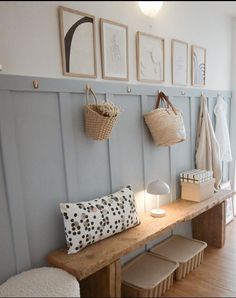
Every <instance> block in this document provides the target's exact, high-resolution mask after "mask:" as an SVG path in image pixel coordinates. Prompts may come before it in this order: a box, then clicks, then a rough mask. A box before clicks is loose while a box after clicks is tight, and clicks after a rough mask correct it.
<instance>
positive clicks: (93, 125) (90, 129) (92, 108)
mask: <svg viewBox="0 0 236 298" xmlns="http://www.w3.org/2000/svg"><path fill="white" fill-rule="evenodd" d="M90 92H91V94H92V95H93V98H94V100H95V104H90V103H89V94H90ZM86 101H87V104H86V105H85V107H84V108H85V132H86V135H87V136H89V137H90V138H92V139H94V140H99V141H103V140H107V139H108V138H109V135H110V133H111V131H112V128H113V126H114V124H115V122H116V120H117V118H118V115H117V116H115V117H109V116H103V115H101V114H100V113H99V112H98V109H97V106H98V100H97V97H96V95H95V93H94V92H93V90H92V89H91V88H90V87H89V86H87V88H86Z"/></svg>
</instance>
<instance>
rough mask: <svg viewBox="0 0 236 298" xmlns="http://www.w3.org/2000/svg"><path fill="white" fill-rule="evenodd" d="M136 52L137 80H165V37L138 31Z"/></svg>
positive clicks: (155, 81) (161, 81)
mask: <svg viewBox="0 0 236 298" xmlns="http://www.w3.org/2000/svg"><path fill="white" fill-rule="evenodd" d="M150 49H152V51H150ZM136 53H137V79H138V81H140V82H149V83H163V82H165V39H164V38H162V37H159V36H156V35H152V34H147V33H144V32H140V31H138V32H137V34H136Z"/></svg>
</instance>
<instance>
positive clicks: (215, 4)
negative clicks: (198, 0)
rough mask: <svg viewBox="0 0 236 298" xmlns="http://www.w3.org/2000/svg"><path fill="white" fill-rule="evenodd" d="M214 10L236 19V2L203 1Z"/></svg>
mask: <svg viewBox="0 0 236 298" xmlns="http://www.w3.org/2000/svg"><path fill="white" fill-rule="evenodd" d="M203 2H205V3H206V4H207V5H208V6H209V7H212V9H213V10H216V11H218V12H220V13H222V14H224V15H228V16H231V17H236V1H203Z"/></svg>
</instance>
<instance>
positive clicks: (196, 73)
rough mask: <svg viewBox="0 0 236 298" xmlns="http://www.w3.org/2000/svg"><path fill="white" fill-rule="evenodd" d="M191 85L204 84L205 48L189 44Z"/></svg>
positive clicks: (198, 85) (199, 85) (203, 85)
mask: <svg viewBox="0 0 236 298" xmlns="http://www.w3.org/2000/svg"><path fill="white" fill-rule="evenodd" d="M191 64H192V86H196V87H205V86H206V49H205V48H203V47H199V46H196V45H192V46H191Z"/></svg>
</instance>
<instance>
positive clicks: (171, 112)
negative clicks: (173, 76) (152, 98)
mask: <svg viewBox="0 0 236 298" xmlns="http://www.w3.org/2000/svg"><path fill="white" fill-rule="evenodd" d="M161 101H162V102H163V103H164V104H165V108H160V107H159V105H160V102H161ZM144 119H145V122H146V124H147V126H148V128H149V130H150V133H151V135H152V138H153V141H154V143H155V145H157V146H170V145H173V144H177V143H179V142H183V141H184V140H186V131H185V126H184V120H183V116H182V112H181V111H180V110H179V109H177V108H176V107H174V106H173V105H172V103H171V102H170V100H169V98H168V97H167V96H166V95H165V94H164V93H163V92H160V93H159V94H158V97H157V104H156V108H155V109H154V110H153V111H151V112H149V113H147V114H145V115H144Z"/></svg>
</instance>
